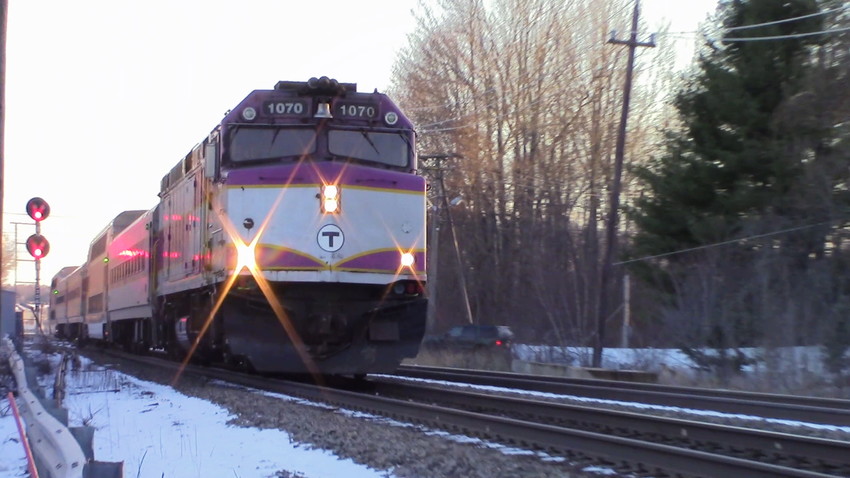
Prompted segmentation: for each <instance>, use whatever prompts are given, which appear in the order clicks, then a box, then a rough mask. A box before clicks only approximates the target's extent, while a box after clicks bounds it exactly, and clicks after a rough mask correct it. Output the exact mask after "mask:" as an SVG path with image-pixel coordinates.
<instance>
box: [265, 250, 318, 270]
mask: <svg viewBox="0 0 850 478" xmlns="http://www.w3.org/2000/svg"><path fill="white" fill-rule="evenodd" d="M256 257H257V264H262V268H263V269H268V268H296V269H324V268H325V267H326V265H325V264H324V263H322V262H320V261H318V260H315V259H311V258H309V257H305V256H302V255H300V254H296V253H294V252H292V251H288V250H285V249H277V248H271V247H268V246H263V245H259V246H257V252H256Z"/></svg>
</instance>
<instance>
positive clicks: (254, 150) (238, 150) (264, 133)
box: [228, 125, 316, 163]
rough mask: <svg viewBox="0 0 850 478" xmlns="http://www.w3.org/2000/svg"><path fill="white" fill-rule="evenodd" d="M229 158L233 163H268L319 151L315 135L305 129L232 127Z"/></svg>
mask: <svg viewBox="0 0 850 478" xmlns="http://www.w3.org/2000/svg"><path fill="white" fill-rule="evenodd" d="M228 143H229V148H228V158H229V159H230V161H232V162H234V163H242V162H249V161H268V160H273V159H282V158H287V157H293V156H301V155H304V154H311V153H313V152H314V151H316V132H315V131H314V130H312V129H304V128H292V129H286V128H280V127H256V126H244V125H239V126H233V127H231V128H230V130H229V142H228Z"/></svg>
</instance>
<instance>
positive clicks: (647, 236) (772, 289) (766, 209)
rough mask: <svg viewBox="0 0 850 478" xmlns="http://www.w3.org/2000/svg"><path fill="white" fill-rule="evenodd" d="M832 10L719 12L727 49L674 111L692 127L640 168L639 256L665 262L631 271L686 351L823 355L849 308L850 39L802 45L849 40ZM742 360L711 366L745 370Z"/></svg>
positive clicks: (788, 5)
mask: <svg viewBox="0 0 850 478" xmlns="http://www.w3.org/2000/svg"><path fill="white" fill-rule="evenodd" d="M826 5H827V4H826V3H824V5H823V6H819V5H818V3H817V1H816V0H788V1H782V2H778V1H775V0H732V1H727V2H721V4H720V7H719V14H720V18H721V19H722V22H723V33H722V37H723V38H722V39H720V40H718V41H717V42H716V43H714V44H712V45H710V48H707V49H706V51H707V52H706V53H705V54H704V55H702V56H701V57H700V59H699V62H698V69H697V70H696V72H695V74H694V75H693V76H692V77H691V79H690V81H689V82H688V83H687V84H686V85H685V87H684V88H683V89H682V90H681V91H680V92H679V93H678V95H677V96H676V99H675V107H676V109H677V111H678V113H679V115H680V119H681V123H682V127H681V128H680V129H679V130H676V131H673V132H670V133H669V134H668V137H667V143H666V149H665V152H664V154H662V155H661V156H659V157H657V158H654V159H652V160H651V161H650V162H649V163H648V164H647V165H646V166H644V167H641V168H636V169H635V174H636V175H637V177H638V179H639V180H640V182H641V184H642V185H643V187H644V196H643V197H642V198H641V199H639V200H638V201H636V203H635V206H634V208H632V209H631V210H629V211H628V213H629V215H630V217H631V218H632V219H633V221H634V224H635V225H636V226H637V232H636V234H635V237H634V238H633V242H632V244H631V246H632V249H631V251H630V255H631V256H632V257H635V258H637V257H647V256H656V255H664V257H665V260H663V261H658V260H655V261H642V262H637V263H636V267H635V268H636V269H637V270H638V271H639V272H640V273H641V277H643V278H645V279H653V280H651V281H648V284H649V285H650V287H651V289H653V290H654V291H656V292H658V293H659V298H660V299H661V300H659V301H658V302H657V303H658V304H660V305H659V306H658V309H657V310H655V311H653V314H652V316H653V317H659V318H660V320H662V321H663V322H664V323H665V325H667V326H668V327H670V328H668V329H667V332H668V336H669V337H671V340H674V341H677V342H678V343H679V344H680V345H681V346H682V348H683V349H690V350H704V349H705V348H706V347H708V348H714V349H717V350H720V351H722V350H726V349H734V348H736V347H741V346H755V345H768V346H771V345H799V344H808V343H815V342H818V341H821V340H822V337H821V336H820V334H821V333H822V332H823V331H824V330H826V329H828V328H830V327H831V329H832V330H833V331H834V330H836V328H835V327H832V326H829V327H827V325H826V324H830V323H832V322H834V319H835V320H837V319H838V317H837V315H836V313H835V311H836V310H837V308H836V304H840V303H844V302H846V301H847V300H848V297H850V289H849V288H848V287H847V284H846V281H842V280H840V275H839V276H836V271H839V270H845V269H846V267H845V266H844V264H845V263H847V262H848V259H847V258H845V257H843V255H844V254H845V253H844V252H843V247H842V246H843V245H842V241H843V235H844V234H843V232H844V231H843V230H842V228H844V227H846V220H847V219H846V218H848V217H850V215H848V211H850V198H848V187H847V185H848V184H850V181H848V180H850V174H848V168H847V160H848V158H850V156H849V155H848V150H850V148H848V143H850V142H848V134H847V129H848V127H847V125H848V124H850V123H848V120H850V113H848V111H850V109H848V104H850V99H848V94H847V88H846V84H847V79H848V77H849V76H848V68H847V66H846V59H847V54H846V51H847V40H846V38H845V37H841V36H839V35H824V34H812V35H804V34H806V33H815V32H821V31H823V30H829V29H830V27H832V28H833V29H834V30H836V31H840V30H841V28H837V26H836V22H838V23H839V24H840V22H844V21H846V19H843V18H844V17H842V16H837V15H813V14H816V13H821V8H823V10H827V9H830V10H831V9H832V7H829V6H826ZM834 6H835V5H833V7H834ZM800 17H803V18H800ZM786 20H787V21H786ZM825 22H832V23H831V24H826V23H825ZM838 26H842V27H844V26H846V25H838ZM765 37H767V39H764V38H765ZM742 39H751V40H752V41H741V40H742ZM842 218H843V219H842ZM717 244H723V246H722V247H705V248H703V247H702V246H713V245H717ZM675 252H682V253H678V254H670V253H675ZM677 334H678V335H677ZM821 343H822V342H821ZM736 356H737V355H736V354H734V353H732V354H725V355H724V354H723V353H715V354H712V355H710V357H715V358H716V359H717V360H719V363H712V364H711V365H710V366H711V367H717V368H718V370H722V369H726V370H737V369H738V368H739V365H740V364H739V363H736V362H735V361H734V360H732V359H733V358H734V357H736ZM720 375H721V376H723V374H720Z"/></svg>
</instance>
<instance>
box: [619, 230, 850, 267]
mask: <svg viewBox="0 0 850 478" xmlns="http://www.w3.org/2000/svg"><path fill="white" fill-rule="evenodd" d="M845 220H846V219H833V220H830V221H823V222H818V223H815V224H806V225H804V226H797V227H792V228H788V229H781V230H779V231H773V232H766V233H764V234H755V235H752V236H746V237H739V238H738V239H729V240H728V241H722V242H715V243H713V244H704V245H702V246H696V247H689V248H687V249H680V250H678V251H671V252H664V253H662V254H656V255H654V256H645V257H638V258H636V259H629V260H627V261H620V262H615V263H614V265H616V266H620V265H625V264H632V263H635V262H643V261H649V260H652V259H659V258H661V257H669V256H675V255H677V254H685V253H687V252H694V251H700V250H703V249H711V248H714V247H720V246H728V245H729V244H737V243H740V242H743V241H749V240H752V239H761V238H763V237H770V236H776V235H779V234H786V233H789V232H795V231H802V230H805V229H811V228H813V227H820V226H826V225H829V224H833V223H835V222H838V221H845Z"/></svg>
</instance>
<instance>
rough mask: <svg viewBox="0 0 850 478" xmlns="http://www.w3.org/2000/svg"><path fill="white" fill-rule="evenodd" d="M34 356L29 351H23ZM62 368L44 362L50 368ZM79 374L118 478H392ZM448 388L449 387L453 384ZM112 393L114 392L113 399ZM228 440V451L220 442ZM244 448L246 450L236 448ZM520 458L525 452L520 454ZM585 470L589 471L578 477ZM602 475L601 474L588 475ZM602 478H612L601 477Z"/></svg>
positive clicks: (80, 404) (221, 416) (155, 387)
mask: <svg viewBox="0 0 850 478" xmlns="http://www.w3.org/2000/svg"><path fill="white" fill-rule="evenodd" d="M639 352H640V351H632V350H629V349H619V350H615V349H606V350H605V353H606V360H610V361H611V362H612V363H621V362H622V363H626V362H628V361H630V360H633V359H634V357H633V355H634V354H635V353H639ZM30 353H31V354H32V352H30ZM652 353H653V354H656V355H655V356H656V357H657V358H658V359H659V360H660V361H662V362H664V363H668V364H669V365H670V366H671V367H677V368H678V367H682V366H683V364H684V363H686V362H685V359H684V358H683V357H682V354H681V353H680V352H678V351H676V350H660V349H658V350H653V351H652ZM59 360H60V358H59V356H58V355H54V356H52V357H51V362H52V363H53V365H54V366H53V370H56V363H57V362H58V361H59ZM81 360H82V363H83V367H82V369H83V370H92V372H86V373H70V372H69V373H68V374H66V390H67V396H66V399H65V401H64V404H63V406H64V408H66V409H67V410H68V412H69V422H70V426H81V425H82V424H83V421H84V420H85V421H88V422H89V424H90V425H91V426H94V427H95V429H96V430H95V435H94V456H95V459H97V460H99V461H108V462H118V461H123V462H124V476H127V477H137V478H162V477H163V476H165V477H184V478H190V477H209V476H238V477H239V478H265V477H270V476H274V473H275V472H276V471H279V470H286V471H289V472H291V473H293V474H295V476H299V475H298V474H297V473H300V476H306V477H309V478H323V477H342V476H344V477H347V478H379V477H386V478H392V477H393V476H395V475H393V474H392V472H391V471H389V470H374V469H370V468H368V467H366V466H363V465H359V464H357V463H354V462H352V461H351V460H349V459H342V458H339V457H337V456H335V455H333V454H332V453H330V452H328V451H326V450H321V449H309V447H307V446H303V444H299V443H297V442H294V441H291V440H290V435H289V434H287V433H286V432H284V431H279V430H262V429H257V428H247V427H238V426H233V425H228V424H227V422H228V421H229V420H230V419H231V418H235V417H233V416H232V415H231V414H230V413H229V412H228V411H227V410H225V409H223V408H221V407H219V406H218V405H215V404H213V403H211V402H208V401H205V400H201V399H198V398H194V397H189V396H186V395H183V394H181V393H179V392H175V391H174V390H172V389H170V388H169V387H167V386H164V385H160V384H157V383H152V382H147V381H144V380H140V379H137V378H135V377H132V376H128V375H125V374H122V373H120V372H117V371H114V370H105V369H103V368H101V367H98V366H91V365H90V362H89V361H88V359H86V358H85V357H81ZM52 381H53V377H52V376H45V377H42V379H41V383H42V386H43V387H44V388H45V390H46V391H47V392H46V393H47V395H48V396H51V395H52V394H51V392H50V389H51V386H52ZM410 381H414V382H426V383H442V384H446V382H435V381H432V380H419V379H410ZM455 385H456V384H455ZM466 387H467V388H470V389H474V390H478V391H504V390H505V389H502V388H498V387H488V386H478V385H467V386H466ZM116 389H117V391H116ZM511 391H512V392H514V393H519V394H525V395H528V396H529V398H534V397H535V396H541V397H543V396H545V397H550V398H568V399H570V400H578V401H581V402H587V403H615V404H619V405H630V406H634V407H637V409H638V410H639V409H657V410H669V411H689V412H692V413H695V414H698V415H703V416H721V417H727V418H750V419H754V420H764V419H760V418H758V417H747V416H744V415H730V414H724V413H717V412H712V411H700V410H685V409H681V408H676V407H665V406H657V405H641V404H636V403H625V402H612V401H609V400H599V399H592V398H586V397H577V396H565V395H556V394H551V393H543V392H530V391H524V390H511ZM254 393H263V394H266V395H268V396H271V397H274V398H277V399H280V400H287V401H297V402H299V403H302V404H304V405H307V406H317V407H324V405H321V404H316V403H312V402H309V401H304V400H301V399H297V398H293V397H289V396H286V395H281V394H273V393H266V392H260V391H254ZM8 409H9V404H8V399H7V398H6V397H0V478H17V477H20V476H22V470H24V469H25V468H26V456H25V454H24V451H23V448H22V447H21V444H20V442H19V441H16V440H18V438H17V437H18V431H17V427H16V425H15V421H14V418H13V417H12V415H11V413H8V412H6V411H7V410H8ZM334 412H335V413H343V414H347V415H350V416H353V417H356V418H358V419H364V420H372V421H374V420H382V421H384V423H385V424H386V426H408V425H404V424H401V423H399V422H396V421H393V420H389V419H383V418H380V417H375V416H373V415H369V414H364V413H359V412H354V411H347V410H344V409H335V408H334ZM765 421H771V422H774V423H781V424H785V425H796V426H806V427H810V428H819V429H829V430H837V431H842V432H847V433H850V427H839V426H830V425H820V424H807V423H800V422H793V421H789V420H778V419H767V420H765ZM424 432H426V433H434V434H439V435H442V436H444V437H446V438H447V439H451V440H455V441H458V442H466V443H469V442H475V443H478V444H480V445H481V446H488V447H492V448H495V449H498V450H501V451H502V452H503V453H507V454H517V453H521V450H516V449H513V448H508V447H503V446H500V445H498V444H495V443H485V442H482V441H480V440H477V439H473V438H469V437H461V436H457V435H450V434H447V433H444V432H439V431H436V430H424ZM225 441H226V443H225ZM236 444H244V445H236ZM526 454H527V452H526ZM586 471H590V470H586ZM594 471H597V472H600V473H603V474H604V473H605V470H600V469H594ZM609 471H610V470H609Z"/></svg>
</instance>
